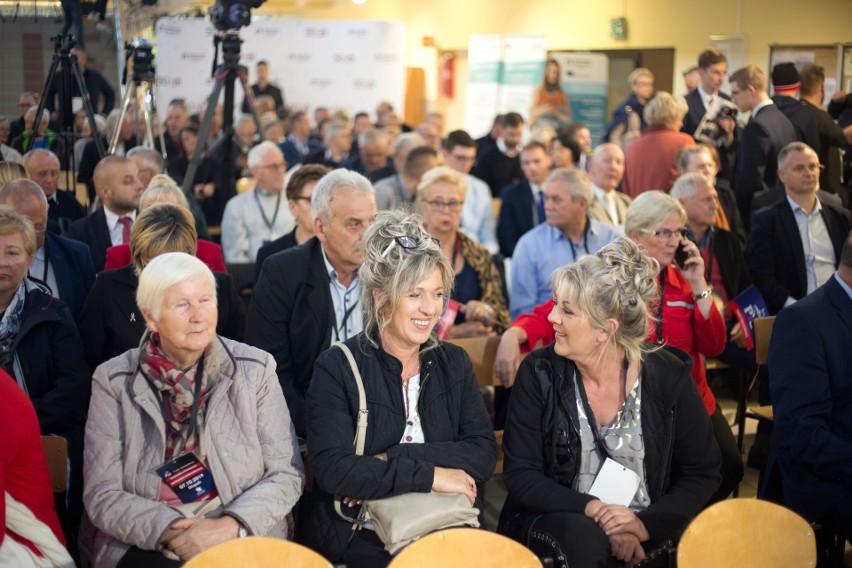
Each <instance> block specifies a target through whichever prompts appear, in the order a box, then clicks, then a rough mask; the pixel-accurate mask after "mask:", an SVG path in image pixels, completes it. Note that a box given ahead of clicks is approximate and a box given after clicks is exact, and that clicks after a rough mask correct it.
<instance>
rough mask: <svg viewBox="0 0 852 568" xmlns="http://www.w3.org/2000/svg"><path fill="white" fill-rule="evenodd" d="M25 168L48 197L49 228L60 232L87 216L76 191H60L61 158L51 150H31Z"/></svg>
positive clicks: (26, 157)
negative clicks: (58, 188)
mask: <svg viewBox="0 0 852 568" xmlns="http://www.w3.org/2000/svg"><path fill="white" fill-rule="evenodd" d="M24 168H26V170H27V175H28V176H29V178H30V179H31V180H33V181H34V182H36V183H37V184H38V185H39V186H41V189H42V191H44V195H45V197H47V204H48V213H47V216H48V219H49V223H48V225H47V230H48V231H50V232H52V233H56V234H59V233H60V232H63V231H65V230H67V229H68V226H69V225H71V223H73V222H74V221H76V220H77V219H82V218H83V217H85V216H86V211H85V210H84V209H83V206H82V205H80V202H79V201H77V197H76V196H75V195H74V192H71V191H59V190H57V185H58V183H59V158H58V157H57V156H56V154H54V153H53V152H51V151H50V150H45V149H43V148H40V149H36V150H30V151H29V152H27V153H26V154H25V155H24Z"/></svg>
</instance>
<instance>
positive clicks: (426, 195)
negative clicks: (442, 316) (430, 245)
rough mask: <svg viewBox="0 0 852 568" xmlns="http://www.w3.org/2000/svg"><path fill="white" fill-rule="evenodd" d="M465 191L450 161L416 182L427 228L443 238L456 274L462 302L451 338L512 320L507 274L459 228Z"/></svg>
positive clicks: (456, 292) (482, 331)
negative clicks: (505, 285)
mask: <svg viewBox="0 0 852 568" xmlns="http://www.w3.org/2000/svg"><path fill="white" fill-rule="evenodd" d="M466 193H467V182H466V181H465V179H464V177H462V176H461V174H459V173H458V172H456V171H455V170H453V169H452V168H449V167H447V166H439V167H437V168H433V169H431V170H429V171H428V172H426V173H425V174H424V175H423V179H422V180H421V181H420V185H419V186H418V187H417V198H418V201H419V204H420V208H421V210H422V212H423V220H424V222H425V225H426V229H427V230H428V231H429V234H431V235H432V236H433V237H435V238H436V239H438V241H439V242H440V243H441V252H442V253H444V256H445V257H446V258H447V260H449V261H450V265H451V266H452V267H453V274H454V275H455V277H454V282H453V291H452V294H451V299H452V300H455V301H456V302H458V304H459V306H458V313H457V315H456V318H455V320H454V321H453V322H451V323H453V326H452V327H451V328H450V331H449V334H448V335H447V337H451V338H452V337H474V336H479V335H488V334H489V333H492V332H493V331H494V328H495V327H496V328H498V331H499V330H503V329H505V327H506V325H508V323H509V309H508V307H507V305H506V298H505V296H504V295H503V279H502V278H501V277H500V272H499V271H498V270H497V266H496V265H495V264H494V258H493V256H492V255H491V253H490V252H489V251H488V250H487V249H486V248H485V247H483V246H482V245H480V244H479V243H477V242H476V241H474V240H472V239H471V238H469V237H468V236H467V235H465V234H464V233H462V232H461V231H460V230H459V227H460V222H461V212H462V206H463V205H464V199H465V194H466ZM455 307H456V306H455V304H453V305H451V307H450V309H451V310H453V308H455Z"/></svg>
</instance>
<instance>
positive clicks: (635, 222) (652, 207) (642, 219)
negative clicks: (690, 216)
mask: <svg viewBox="0 0 852 568" xmlns="http://www.w3.org/2000/svg"><path fill="white" fill-rule="evenodd" d="M672 215H678V217H680V222H681V223H685V222H686V211H685V210H684V208H683V205H681V204H680V201H678V200H677V199H675V198H673V197H672V196H670V195H668V194H666V193H663V192H662V191H660V190H657V189H654V190H652V191H646V192H645V193H642V194H640V195H639V196H638V197H636V199H634V200H633V203H631V204H630V205H629V206H628V207H627V216H626V217H625V219H624V232H625V234H627V236H628V237H631V238H635V235H636V233H637V232H639V231H642V230H645V231H655V230H657V227H659V226H660V225H662V224H663V223H665V222H666V219H668V218H669V217H671V216H672Z"/></svg>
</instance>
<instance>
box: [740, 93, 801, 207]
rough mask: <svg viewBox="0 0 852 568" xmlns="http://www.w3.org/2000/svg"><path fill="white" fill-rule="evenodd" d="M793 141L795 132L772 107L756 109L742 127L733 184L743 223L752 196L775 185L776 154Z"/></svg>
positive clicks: (784, 118) (787, 120) (776, 180)
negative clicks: (756, 111) (754, 113)
mask: <svg viewBox="0 0 852 568" xmlns="http://www.w3.org/2000/svg"><path fill="white" fill-rule="evenodd" d="M796 140H797V138H796V129H795V128H793V125H792V124H791V123H790V120H789V119H788V118H787V117H786V116H784V113H783V112H781V111H780V110H778V109H777V108H776V107H775V105H774V104H773V105H769V106H766V107H763V108H762V109H760V111H759V112H758V113H757V114H756V115H752V118H751V120H750V121H749V122H748V124H746V127H745V128H744V129H743V134H742V138H741V139H740V145H739V152H738V154H737V173H736V176H734V183H733V186H734V193H736V195H737V205H738V206H739V208H740V215H742V218H743V221H745V222H746V223H748V220H749V219H750V217H751V210H752V209H751V199H752V196H753V195H754V194H755V193H757V192H758V191H760V190H762V189H768V188H770V187H772V186H773V185H775V184H776V183H777V182H778V152H780V151H781V148H783V147H784V146H786V145H787V144H789V143H790V142H795V141H796Z"/></svg>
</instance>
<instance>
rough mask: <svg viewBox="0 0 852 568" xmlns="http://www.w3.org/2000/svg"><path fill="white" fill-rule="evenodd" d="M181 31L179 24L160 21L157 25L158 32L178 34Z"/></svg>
mask: <svg viewBox="0 0 852 568" xmlns="http://www.w3.org/2000/svg"><path fill="white" fill-rule="evenodd" d="M182 32H183V30H182V29H181V28H180V26H175V25H170V24H165V23H161V24H160V25H159V26H157V33H158V34H168V35H180V34H181V33H182Z"/></svg>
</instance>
